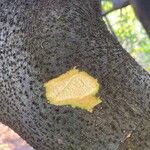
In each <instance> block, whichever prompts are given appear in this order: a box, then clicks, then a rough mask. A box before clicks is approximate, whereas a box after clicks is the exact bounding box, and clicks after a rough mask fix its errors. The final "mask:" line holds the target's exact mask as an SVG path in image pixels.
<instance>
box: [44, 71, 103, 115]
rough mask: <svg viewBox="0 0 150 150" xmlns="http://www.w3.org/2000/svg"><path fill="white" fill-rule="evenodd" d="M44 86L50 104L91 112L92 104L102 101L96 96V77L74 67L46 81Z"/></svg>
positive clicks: (97, 87) (97, 86) (97, 88)
mask: <svg viewBox="0 0 150 150" xmlns="http://www.w3.org/2000/svg"><path fill="white" fill-rule="evenodd" d="M44 87H45V89H46V98H47V100H48V103H50V104H54V105H59V106H61V105H70V106H72V107H73V108H75V107H79V108H81V109H86V110H87V111H90V112H92V110H93V108H94V106H96V105H97V104H99V103H101V102H102V101H101V100H100V99H99V97H96V93H97V92H98V90H99V83H98V81H97V79H95V78H93V77H92V76H90V75H89V74H88V73H86V72H84V71H79V70H78V69H75V68H74V69H71V70H70V71H67V72H66V73H64V74H62V75H60V76H59V77H57V78H54V79H52V80H50V81H48V82H46V83H45V84H44Z"/></svg>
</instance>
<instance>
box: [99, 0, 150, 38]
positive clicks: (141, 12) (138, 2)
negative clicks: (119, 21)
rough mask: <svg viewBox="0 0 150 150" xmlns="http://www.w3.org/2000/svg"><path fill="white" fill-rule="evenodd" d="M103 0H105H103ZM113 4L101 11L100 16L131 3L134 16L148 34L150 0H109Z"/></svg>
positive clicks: (149, 31)
mask: <svg viewBox="0 0 150 150" xmlns="http://www.w3.org/2000/svg"><path fill="white" fill-rule="evenodd" d="M104 1H105V0H104ZM110 2H112V4H113V8H111V9H110V10H108V11H106V12H102V13H101V15H102V16H106V15H107V14H109V13H111V12H112V11H114V10H117V9H121V8H123V7H126V6H128V5H130V4H131V5H132V6H133V8H134V11H135V14H136V16H137V17H138V19H139V20H140V22H141V23H142V25H143V27H144V29H145V31H146V32H147V34H148V35H149V36H150V12H149V9H150V2H149V1H142V0H110Z"/></svg>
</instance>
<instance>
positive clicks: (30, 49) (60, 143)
mask: <svg viewBox="0 0 150 150" xmlns="http://www.w3.org/2000/svg"><path fill="white" fill-rule="evenodd" d="M0 20H1V22H0V30H1V32H0V34H1V38H0V44H1V45H0V121H1V122H2V123H4V124H6V125H8V126H10V127H11V128H12V129H13V130H14V131H16V132H17V133H18V134H19V135H20V136H21V137H22V138H24V139H25V140H26V141H27V142H28V143H29V144H30V145H31V146H33V147H34V148H35V149H37V150H50V149H54V150H63V149H64V150H71V149H73V150H106V149H108V150H119V149H120V150H122V149H125V148H126V147H128V148H132V149H135V150H141V149H144V150H148V149H150V115H149V112H150V75H149V74H148V73H147V72H146V71H145V70H143V69H142V67H141V66H139V65H138V64H137V63H136V62H135V60H134V59H133V58H132V57H131V56H130V55H129V54H128V53H127V52H126V51H125V50H124V49H123V48H122V47H121V46H120V45H119V43H118V41H116V39H114V38H113V37H112V35H111V34H110V33H109V32H108V30H107V28H106V25H105V24H104V22H103V21H102V19H101V18H99V8H98V3H97V1H96V0H92V1H91V0H38V1H37V0H1V1H0ZM74 66H77V68H79V69H80V70H84V71H86V72H88V73H89V74H91V75H93V76H94V77H95V78H97V79H98V81H99V82H100V83H101V90H100V92H99V94H98V95H99V96H100V97H101V99H102V100H103V102H102V104H100V105H98V106H96V107H95V109H94V111H93V113H89V112H87V111H85V110H81V109H74V108H72V107H70V106H54V105H50V104H47V101H46V98H45V96H44V95H45V94H44V93H45V91H44V90H45V89H44V88H43V83H44V82H46V81H47V80H49V79H51V78H53V77H56V76H58V75H60V74H62V73H64V72H66V71H67V70H70V69H71V68H72V67H74ZM130 134H131V137H130V138H129V135H130ZM127 135H128V136H127Z"/></svg>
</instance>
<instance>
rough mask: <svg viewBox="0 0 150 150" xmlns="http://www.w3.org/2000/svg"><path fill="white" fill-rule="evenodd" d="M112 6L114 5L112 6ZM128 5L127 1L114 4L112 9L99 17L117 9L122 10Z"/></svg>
mask: <svg viewBox="0 0 150 150" xmlns="http://www.w3.org/2000/svg"><path fill="white" fill-rule="evenodd" d="M113 5H114V4H113ZM128 5H130V3H129V1H128V0H127V1H122V3H115V5H114V7H113V8H112V9H110V10H108V11H106V12H102V14H101V16H106V15H108V14H109V13H111V12H113V11H115V10H117V9H122V8H124V7H126V6H128Z"/></svg>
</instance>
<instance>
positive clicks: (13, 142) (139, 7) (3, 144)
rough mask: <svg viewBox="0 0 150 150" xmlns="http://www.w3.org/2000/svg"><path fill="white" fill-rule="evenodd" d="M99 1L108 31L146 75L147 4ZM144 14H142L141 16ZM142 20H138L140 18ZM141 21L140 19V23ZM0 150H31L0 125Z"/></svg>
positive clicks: (149, 46) (149, 60)
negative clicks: (141, 67) (143, 69)
mask: <svg viewBox="0 0 150 150" xmlns="http://www.w3.org/2000/svg"><path fill="white" fill-rule="evenodd" d="M131 1H132V0H130V2H129V0H100V7H101V10H102V11H101V16H102V17H103V20H104V21H105V23H106V24H107V27H108V29H109V31H110V32H111V33H112V35H113V36H114V37H115V38H117V39H118V41H119V42H120V44H121V45H122V46H123V47H124V49H125V50H127V51H128V52H129V53H130V54H131V56H132V57H133V58H135V60H136V61H137V62H138V63H139V64H140V65H141V66H143V68H145V70H147V71H149V72H150V38H149V36H150V35H149V30H150V23H149V21H150V4H149V5H148V3H150V2H145V1H142V3H140V4H139V3H138V2H139V1H141V0H137V1H138V2H137V3H136V0H135V1H134V3H132V2H131ZM143 11H144V12H143ZM141 16H142V17H141ZM143 18H144V19H143ZM0 150H33V148H32V147H30V146H29V145H28V144H27V143H26V142H25V141H24V140H23V139H21V138H20V137H19V136H18V135H17V134H16V133H15V132H14V131H12V130H11V129H10V128H8V127H7V126H4V125H3V124H1V123H0Z"/></svg>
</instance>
